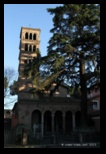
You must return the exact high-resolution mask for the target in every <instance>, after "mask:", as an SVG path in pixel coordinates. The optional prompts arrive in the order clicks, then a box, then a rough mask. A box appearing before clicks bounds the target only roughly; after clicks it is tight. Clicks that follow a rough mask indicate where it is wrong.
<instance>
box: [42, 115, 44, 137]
mask: <svg viewBox="0 0 106 154" xmlns="http://www.w3.org/2000/svg"><path fill="white" fill-rule="evenodd" d="M43 134H44V113H43V112H42V115H41V135H42V138H43Z"/></svg>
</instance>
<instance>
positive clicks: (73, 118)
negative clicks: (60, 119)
mask: <svg viewBox="0 0 106 154" xmlns="http://www.w3.org/2000/svg"><path fill="white" fill-rule="evenodd" d="M72 129H73V131H74V129H75V112H72Z"/></svg>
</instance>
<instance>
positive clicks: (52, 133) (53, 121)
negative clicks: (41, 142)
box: [52, 112, 54, 135]
mask: <svg viewBox="0 0 106 154" xmlns="http://www.w3.org/2000/svg"><path fill="white" fill-rule="evenodd" d="M53 134H54V112H52V135H53Z"/></svg>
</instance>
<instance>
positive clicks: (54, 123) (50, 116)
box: [13, 27, 81, 138]
mask: <svg viewBox="0 0 106 154" xmlns="http://www.w3.org/2000/svg"><path fill="white" fill-rule="evenodd" d="M39 49H40V29H35V28H27V27H22V28H21V32H20V44H19V50H20V52H19V68H18V72H19V77H18V83H19V89H18V93H17V94H18V102H17V103H16V104H15V106H14V108H13V112H14V114H15V115H16V118H17V119H18V120H17V124H16V123H15V125H13V126H14V127H15V126H16V125H19V124H25V125H26V126H27V127H29V128H30V129H31V130H32V132H33V135H35V133H40V134H41V136H42V138H43V137H44V135H46V134H51V135H54V134H55V133H58V134H59V133H60V134H70V133H71V132H72V131H74V130H75V129H76V128H78V127H79V126H80V117H81V108H80V99H77V98H72V97H70V96H69V95H68V89H67V86H65V85H61V86H59V88H58V90H59V92H57V91H55V92H54V93H53V96H52V97H51V98H50V97H48V92H45V97H43V98H40V97H39V96H37V95H36V96H34V97H32V96H31V94H30V93H29V90H30V89H31V88H32V87H33V84H32V82H31V79H28V78H25V77H23V76H22V72H23V70H24V68H25V65H26V64H28V63H30V62H32V61H33V60H35V59H36V57H37V56H38V50H39ZM54 86H55V85H51V89H53V88H54ZM14 121H15V119H14Z"/></svg>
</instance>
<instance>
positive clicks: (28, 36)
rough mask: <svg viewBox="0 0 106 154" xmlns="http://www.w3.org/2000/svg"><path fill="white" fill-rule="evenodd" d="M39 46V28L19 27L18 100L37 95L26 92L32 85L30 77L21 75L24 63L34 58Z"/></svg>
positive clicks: (29, 98) (30, 98) (21, 100)
mask: <svg viewBox="0 0 106 154" xmlns="http://www.w3.org/2000/svg"><path fill="white" fill-rule="evenodd" d="M39 48H40V29H35V28H27V27H21V32H20V44H19V50H20V52H19V67H18V73H19V77H18V83H19V92H18V101H19V102H23V101H26V100H27V101H29V100H33V99H34V100H35V99H36V98H37V96H35V97H33V98H32V97H31V94H30V93H29V92H28V91H29V89H31V88H32V87H33V85H32V82H31V79H26V78H25V77H23V76H22V72H23V70H24V68H25V65H26V64H28V63H30V62H31V61H33V60H34V59H36V57H37V56H38V52H37V51H38V50H39Z"/></svg>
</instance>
